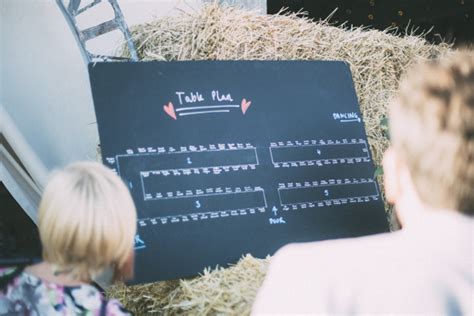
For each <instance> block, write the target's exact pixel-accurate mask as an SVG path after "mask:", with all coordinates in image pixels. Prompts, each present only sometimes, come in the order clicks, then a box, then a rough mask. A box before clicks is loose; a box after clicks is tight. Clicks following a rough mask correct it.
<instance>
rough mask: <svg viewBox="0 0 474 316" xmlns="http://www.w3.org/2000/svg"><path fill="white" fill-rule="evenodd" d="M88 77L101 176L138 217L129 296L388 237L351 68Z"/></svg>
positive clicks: (108, 68)
mask: <svg viewBox="0 0 474 316" xmlns="http://www.w3.org/2000/svg"><path fill="white" fill-rule="evenodd" d="M89 73H90V79H91V87H92V93H93V98H94V104H95V110H96V116H97V123H98V127H99V134H100V140H101V149H102V157H103V162H104V164H105V165H107V166H109V167H110V168H112V169H114V170H115V171H116V172H117V173H118V174H119V175H120V176H121V177H122V179H123V180H124V181H125V183H126V184H127V185H128V186H129V188H130V191H131V193H132V196H133V199H134V201H135V203H136V206H137V211H138V218H139V219H138V223H137V226H138V233H137V236H136V238H135V249H136V271H135V280H134V282H135V283H143V282H149V281H156V280H165V279H175V278H179V277H187V276H192V275H196V274H197V273H199V272H202V271H203V269H204V268H205V267H209V266H211V267H215V266H216V265H219V266H226V265H228V264H231V263H235V262H236V261H238V259H239V258H240V257H241V256H242V255H244V254H247V253H251V254H252V255H254V256H256V257H265V256H266V255H268V254H273V253H274V252H275V251H276V250H278V248H280V247H281V246H283V245H285V244H287V243H290V242H305V241H315V240H323V239H332V238H342V237H350V236H360V235H367V234H374V233H380V232H386V231H388V225H387V220H386V216H385V212H384V207H383V202H382V199H381V196H380V191H379V188H378V186H377V183H376V182H375V181H374V166H373V163H372V159H371V154H370V151H369V148H368V144H367V137H366V134H365V130H364V125H363V122H362V119H361V114H360V111H359V106H358V103H357V97H356V94H355V90H354V85H353V82H352V78H351V73H350V69H349V67H348V65H346V64H345V63H343V62H326V61H189V62H138V63H96V64H91V65H90V66H89ZM135 224H136V223H130V225H135Z"/></svg>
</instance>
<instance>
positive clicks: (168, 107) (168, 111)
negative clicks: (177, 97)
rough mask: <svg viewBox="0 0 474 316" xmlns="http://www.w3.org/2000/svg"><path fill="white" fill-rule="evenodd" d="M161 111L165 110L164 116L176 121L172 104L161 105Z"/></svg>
mask: <svg viewBox="0 0 474 316" xmlns="http://www.w3.org/2000/svg"><path fill="white" fill-rule="evenodd" d="M163 110H165V112H166V114H168V115H169V116H171V117H172V118H174V119H175V120H176V112H175V111H174V106H173V103H171V102H170V103H168V105H163Z"/></svg>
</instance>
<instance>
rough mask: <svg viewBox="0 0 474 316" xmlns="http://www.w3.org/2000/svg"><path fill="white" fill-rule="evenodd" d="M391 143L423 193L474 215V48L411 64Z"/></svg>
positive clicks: (434, 203) (394, 110)
mask: <svg viewBox="0 0 474 316" xmlns="http://www.w3.org/2000/svg"><path fill="white" fill-rule="evenodd" d="M390 111H391V113H390V126H391V135H392V145H393V148H394V149H395V151H396V152H397V154H399V155H400V156H401V158H402V159H403V161H404V163H405V164H406V166H407V168H408V170H409V172H410V175H411V178H412V181H413V184H414V186H415V189H416V191H417V194H418V196H419V198H420V199H421V200H422V202H423V203H425V204H426V205H428V206H431V207H434V208H448V209H456V210H458V211H460V212H462V213H465V214H469V215H471V216H472V215H473V214H474V52H469V51H458V52H454V53H451V54H449V55H448V56H446V57H444V58H441V59H438V60H432V61H425V62H422V63H420V64H418V65H417V66H416V67H414V68H412V69H411V71H409V72H408V73H407V75H406V76H405V78H403V79H402V81H401V83H400V93H399V95H398V97H397V99H396V100H395V101H394V102H393V103H392V105H391V109H390Z"/></svg>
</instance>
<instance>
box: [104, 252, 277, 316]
mask: <svg viewBox="0 0 474 316" xmlns="http://www.w3.org/2000/svg"><path fill="white" fill-rule="evenodd" d="M268 263H269V258H267V259H256V258H254V257H252V256H251V255H246V256H244V257H243V258H242V259H240V261H239V262H238V263H237V264H236V265H234V266H231V267H229V268H226V269H224V268H219V267H218V268H216V269H214V270H210V269H205V270H204V273H203V274H202V275H201V276H199V277H196V278H193V279H189V280H180V281H167V282H156V283H150V284H146V285H136V286H130V287H127V286H125V285H123V284H120V285H116V286H114V287H111V288H110V289H108V291H107V295H108V296H109V297H113V298H116V299H119V300H120V301H121V302H122V304H124V306H126V307H127V308H128V309H129V310H130V311H132V312H134V313H135V314H137V315H145V314H146V315H149V314H152V315H153V314H155V315H177V314H178V315H179V314H186V315H217V314H221V315H246V314H249V312H250V307H251V306H252V303H253V301H254V298H255V296H256V294H257V291H258V288H259V287H260V285H261V283H262V282H263V279H264V277H265V274H266V272H267V267H268Z"/></svg>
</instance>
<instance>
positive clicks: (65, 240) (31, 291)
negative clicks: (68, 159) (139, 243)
mask: <svg viewBox="0 0 474 316" xmlns="http://www.w3.org/2000/svg"><path fill="white" fill-rule="evenodd" d="M136 216H137V215H136V210H135V206H134V204H133V201H132V198H131V196H130V193H129V191H128V189H127V188H126V186H125V184H124V183H123V182H122V181H121V179H120V178H119V177H118V176H117V175H116V174H114V173H113V172H112V171H111V170H110V169H108V168H106V167H104V166H102V165H101V164H99V163H94V162H79V163H75V164H72V165H70V166H68V167H66V168H65V169H64V170H61V171H58V172H56V173H55V174H54V175H53V177H52V178H51V180H50V181H49V183H48V185H47V186H46V189H45V191H44V194H43V196H42V200H41V203H40V207H39V225H38V226H39V232H40V237H41V243H42V246H43V260H44V261H43V262H41V263H38V264H36V265H33V266H28V267H26V268H25V269H21V268H7V269H0V315H52V316H54V315H94V316H96V315H129V313H128V312H127V311H125V310H124V309H123V307H122V305H121V304H120V303H119V302H118V301H116V300H106V299H105V297H104V296H103V295H102V294H101V292H100V291H99V289H97V288H96V287H95V286H94V285H93V284H92V280H94V278H95V277H97V276H98V275H99V274H100V273H102V272H103V271H104V270H105V269H108V268H112V269H114V271H115V280H125V279H130V278H131V277H132V276H133V258H134V255H133V245H134V236H135V232H136Z"/></svg>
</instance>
